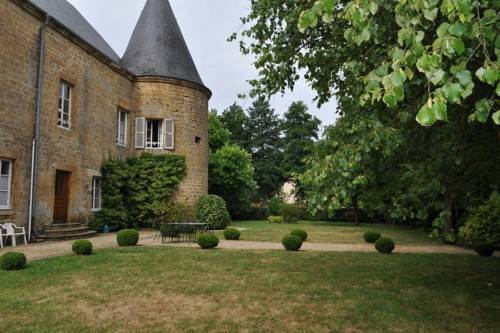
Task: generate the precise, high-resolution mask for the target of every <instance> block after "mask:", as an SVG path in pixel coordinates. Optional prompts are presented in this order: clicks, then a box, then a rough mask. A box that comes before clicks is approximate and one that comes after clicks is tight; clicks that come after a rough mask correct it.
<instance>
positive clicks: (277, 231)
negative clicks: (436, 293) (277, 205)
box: [217, 221, 443, 246]
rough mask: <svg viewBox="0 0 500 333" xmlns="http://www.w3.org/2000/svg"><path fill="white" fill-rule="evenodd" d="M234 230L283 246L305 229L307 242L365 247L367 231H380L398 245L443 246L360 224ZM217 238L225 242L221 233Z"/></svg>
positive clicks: (408, 232)
mask: <svg viewBox="0 0 500 333" xmlns="http://www.w3.org/2000/svg"><path fill="white" fill-rule="evenodd" d="M231 227H235V228H240V229H242V231H241V240H248V241H266V242H281V239H282V238H283V236H285V235H287V234H289V233H290V231H292V230H293V229H297V228H300V229H304V230H305V231H307V233H308V234H309V238H308V240H307V241H308V242H315V243H339V244H357V243H364V242H365V241H364V239H363V234H364V233H365V232H366V231H378V232H380V233H381V234H382V235H383V236H384V237H389V238H392V239H393V240H394V241H395V242H396V244H397V245H415V246H420V245H432V246H437V245H443V243H442V242H441V241H440V240H437V239H430V238H429V233H428V232H425V231H424V230H422V229H409V228H408V227H405V226H393V225H385V224H361V225H359V226H355V225H353V224H352V223H343V222H306V221H301V222H299V223H297V224H286V223H284V224H271V223H268V222H267V221H234V222H232V224H231ZM217 235H218V236H219V237H221V238H223V234H222V232H218V233H217Z"/></svg>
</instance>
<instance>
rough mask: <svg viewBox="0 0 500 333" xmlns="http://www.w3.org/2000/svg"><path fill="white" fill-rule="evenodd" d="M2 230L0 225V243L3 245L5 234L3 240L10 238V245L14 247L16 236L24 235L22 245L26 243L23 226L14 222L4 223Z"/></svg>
mask: <svg viewBox="0 0 500 333" xmlns="http://www.w3.org/2000/svg"><path fill="white" fill-rule="evenodd" d="M3 229H4V232H2V230H1V227H0V245H1V247H3V237H4V236H5V241H7V239H9V236H10V238H11V239H12V246H13V247H16V245H17V244H16V236H23V237H24V245H28V242H27V240H26V230H25V229H24V227H18V226H16V225H15V224H14V223H5V224H4V225H3Z"/></svg>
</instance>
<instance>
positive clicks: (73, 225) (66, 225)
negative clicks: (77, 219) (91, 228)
mask: <svg viewBox="0 0 500 333" xmlns="http://www.w3.org/2000/svg"><path fill="white" fill-rule="evenodd" d="M82 226H85V227H86V226H87V224H85V223H59V224H57V223H54V224H51V225H47V226H45V229H46V230H54V229H57V230H60V229H68V228H77V227H82Z"/></svg>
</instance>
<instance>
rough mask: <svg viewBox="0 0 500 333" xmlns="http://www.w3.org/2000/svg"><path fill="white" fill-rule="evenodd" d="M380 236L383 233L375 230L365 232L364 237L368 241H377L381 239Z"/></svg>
mask: <svg viewBox="0 0 500 333" xmlns="http://www.w3.org/2000/svg"><path fill="white" fill-rule="evenodd" d="M380 237H382V235H381V234H380V232H375V231H367V232H365V234H364V236H363V238H364V239H365V242H367V243H372V244H373V243H375V242H376V241H378V240H379V239H380Z"/></svg>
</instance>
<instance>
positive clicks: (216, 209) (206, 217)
mask: <svg viewBox="0 0 500 333" xmlns="http://www.w3.org/2000/svg"><path fill="white" fill-rule="evenodd" d="M196 216H197V218H198V221H199V222H201V223H206V224H207V225H208V226H209V228H210V229H212V230H221V229H225V228H226V227H227V226H228V224H229V223H230V222H231V217H230V216H229V212H228V211H227V207H226V202H225V201H224V199H222V198H221V197H218V196H216V195H205V196H202V197H200V198H199V199H198V202H197V203H196Z"/></svg>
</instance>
